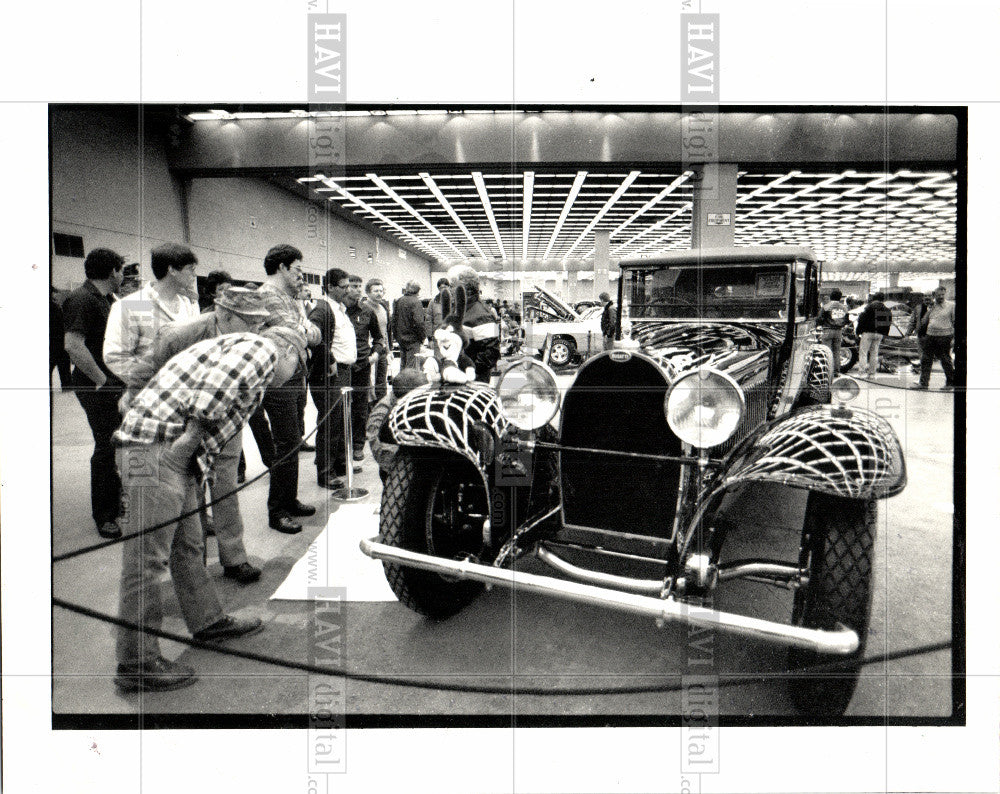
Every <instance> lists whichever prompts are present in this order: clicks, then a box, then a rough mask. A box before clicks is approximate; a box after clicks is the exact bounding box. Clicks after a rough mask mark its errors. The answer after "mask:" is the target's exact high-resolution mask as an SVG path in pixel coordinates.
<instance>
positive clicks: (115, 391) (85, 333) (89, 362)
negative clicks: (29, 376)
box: [63, 248, 125, 538]
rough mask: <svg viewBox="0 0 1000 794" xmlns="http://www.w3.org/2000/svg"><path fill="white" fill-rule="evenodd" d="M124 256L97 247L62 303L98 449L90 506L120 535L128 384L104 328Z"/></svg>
mask: <svg viewBox="0 0 1000 794" xmlns="http://www.w3.org/2000/svg"><path fill="white" fill-rule="evenodd" d="M124 264H125V260H124V259H123V258H122V257H121V256H119V255H118V254H117V253H115V252H114V251H112V250H110V249H108V248H95V249H94V250H93V251H91V252H90V253H89V254H87V258H86V259H85V260H84V263H83V270H84V273H85V274H86V276H87V280H86V281H84V282H83V286H81V287H79V288H78V289H76V290H74V291H73V292H72V293H70V295H69V297H67V298H66V301H65V302H64V303H63V328H64V330H65V338H64V344H65V347H66V352H67V354H68V355H69V358H70V361H72V362H73V365H74V367H73V374H72V382H73V389H74V390H75V391H76V398H77V399H78V400H79V401H80V405H81V406H82V407H83V411H84V413H85V414H86V415H87V422H88V423H89V424H90V431H91V433H92V434H93V436H94V454H93V455H92V456H91V458H90V509H91V515H93V517H94V523H95V524H97V531H98V533H99V534H100V535H101V537H102V538H118V537H121V534H122V530H121V527H120V526H119V525H118V517H119V515H121V480H120V479H119V477H118V470H117V468H116V467H115V450H114V447H113V446H112V443H111V434H112V433H114V432H115V430H116V429H117V427H118V425H119V423H120V421H121V417H120V416H119V415H118V401H119V400H120V399H121V396H122V388H123V386H124V384H123V383H122V382H121V381H120V380H119V379H118V378H117V377H115V375H114V374H112V372H111V370H109V369H108V368H107V366H106V365H105V363H104V358H103V356H102V355H101V350H102V349H103V347H104V330H105V328H106V327H107V324H108V312H109V311H110V310H111V303H112V294H113V293H114V292H115V291H116V290H117V289H118V287H119V286H120V285H121V283H122V266H123V265H124Z"/></svg>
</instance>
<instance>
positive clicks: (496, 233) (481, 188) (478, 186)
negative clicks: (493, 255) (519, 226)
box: [472, 171, 507, 259]
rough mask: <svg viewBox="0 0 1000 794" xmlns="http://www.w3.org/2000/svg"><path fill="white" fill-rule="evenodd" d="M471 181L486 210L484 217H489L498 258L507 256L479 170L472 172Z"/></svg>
mask: <svg viewBox="0 0 1000 794" xmlns="http://www.w3.org/2000/svg"><path fill="white" fill-rule="evenodd" d="M472 181H473V182H475V183H476V190H478V191H479V201H480V202H481V203H482V205H483V209H484V210H486V217H487V218H488V219H489V222H490V228H491V229H493V237H494V238H496V241H497V247H498V248H499V249H500V258H501V259H506V258H507V251H506V250H505V249H504V247H503V240H501V239H500V230H499V229H498V228H497V219H496V218H495V217H494V216H493V206H492V205H491V204H490V196H489V194H488V193H487V192H486V183H485V182H484V181H483V174H482V172H481V171H473V172H472Z"/></svg>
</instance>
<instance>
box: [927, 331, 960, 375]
mask: <svg viewBox="0 0 1000 794" xmlns="http://www.w3.org/2000/svg"><path fill="white" fill-rule="evenodd" d="M935 358H936V359H937V360H938V361H940V362H941V368H942V369H943V370H944V382H945V385H946V386H953V385H954V384H955V366H954V364H952V361H951V337H950V336H931V335H930V334H928V335H927V336H925V337H924V340H923V344H922V345H921V355H920V385H921V386H927V385H928V384H929V383H930V382H931V367H932V366H934V359H935Z"/></svg>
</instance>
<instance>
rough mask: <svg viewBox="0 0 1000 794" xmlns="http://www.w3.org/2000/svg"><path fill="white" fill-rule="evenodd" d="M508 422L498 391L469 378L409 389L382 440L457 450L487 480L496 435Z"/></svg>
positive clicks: (413, 445)
mask: <svg viewBox="0 0 1000 794" xmlns="http://www.w3.org/2000/svg"><path fill="white" fill-rule="evenodd" d="M507 424H508V423H507V420H506V419H504V416H503V413H502V411H501V409H500V400H499V399H498V397H497V394H496V392H495V391H494V390H493V389H491V388H490V387H489V386H487V385H486V384H483V383H478V382H475V381H473V382H472V383H468V384H465V385H462V386H447V387H444V388H433V387H429V388H424V389H418V390H416V391H412V392H410V393H409V394H407V395H406V396H405V397H403V398H402V399H401V400H400V401H399V402H398V403H396V405H395V406H393V408H392V410H391V411H390V412H389V416H388V418H387V419H386V424H385V427H384V429H383V438H384V439H385V440H386V441H389V442H390V443H393V444H398V445H399V446H401V447H417V448H432V449H444V450H449V451H451V452H455V453H458V454H459V455H461V456H462V457H464V458H466V459H467V460H469V461H471V462H472V463H473V464H474V465H475V466H476V468H478V469H479V471H480V473H481V474H482V475H483V478H484V481H485V479H486V470H487V468H488V467H489V466H490V464H491V463H492V462H493V458H494V456H495V453H496V442H497V439H498V438H500V436H501V435H502V434H503V432H504V430H506V429H507Z"/></svg>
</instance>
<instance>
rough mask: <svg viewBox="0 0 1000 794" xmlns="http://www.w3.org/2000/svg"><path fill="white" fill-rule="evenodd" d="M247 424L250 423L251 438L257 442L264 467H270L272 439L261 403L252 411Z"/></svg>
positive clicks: (272, 448)
mask: <svg viewBox="0 0 1000 794" xmlns="http://www.w3.org/2000/svg"><path fill="white" fill-rule="evenodd" d="M247 424H248V425H250V432H251V433H253V440H254V441H256V442H257V449H258V450H259V451H260V459H261V462H262V463H263V464H264V467H265V468H268V469H269V468H271V464H272V463H274V439H273V438H271V425H269V424H268V422H267V416H266V415H265V414H264V406H263V405H261V407H260V408H258V409H257V410H256V411H255V412H254V414H253V416H251V417H250V419H249V421H248V422H247ZM245 470H246V469H245V468H244V471H245Z"/></svg>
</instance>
